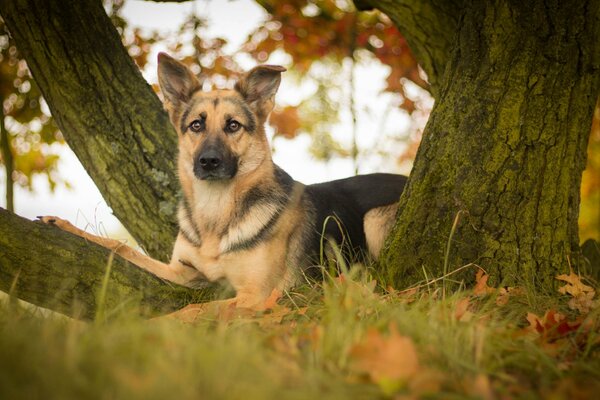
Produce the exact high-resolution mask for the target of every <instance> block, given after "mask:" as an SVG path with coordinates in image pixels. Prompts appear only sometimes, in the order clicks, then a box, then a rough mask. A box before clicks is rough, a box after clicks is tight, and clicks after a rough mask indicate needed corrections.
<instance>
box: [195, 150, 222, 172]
mask: <svg viewBox="0 0 600 400" xmlns="http://www.w3.org/2000/svg"><path fill="white" fill-rule="evenodd" d="M198 163H199V164H200V166H201V167H202V169H204V170H205V171H214V170H215V169H217V168H219V166H220V165H221V163H222V160H221V155H220V154H219V153H217V152H216V151H215V150H213V149H210V150H208V151H205V152H204V153H202V154H200V157H198Z"/></svg>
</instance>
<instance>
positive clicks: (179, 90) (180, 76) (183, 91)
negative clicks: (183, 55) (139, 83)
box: [158, 52, 202, 105]
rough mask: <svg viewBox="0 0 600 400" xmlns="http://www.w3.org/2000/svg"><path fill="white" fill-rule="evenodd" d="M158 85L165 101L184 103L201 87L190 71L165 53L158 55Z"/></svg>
mask: <svg viewBox="0 0 600 400" xmlns="http://www.w3.org/2000/svg"><path fill="white" fill-rule="evenodd" d="M158 83H159V85H160V89H161V90H162V93H163V95H164V96H165V100H167V101H168V102H169V103H171V104H173V105H176V104H180V103H186V102H187V101H188V100H189V99H190V98H191V97H192V95H193V94H194V92H196V91H197V90H200V88H201V87H202V85H201V84H200V81H199V80H198V79H197V78H196V77H195V76H194V74H193V73H192V71H190V70H189V69H188V67H186V66H185V65H183V64H182V63H180V62H179V61H177V60H175V59H174V58H173V57H171V56H170V55H168V54H166V53H162V52H161V53H158Z"/></svg>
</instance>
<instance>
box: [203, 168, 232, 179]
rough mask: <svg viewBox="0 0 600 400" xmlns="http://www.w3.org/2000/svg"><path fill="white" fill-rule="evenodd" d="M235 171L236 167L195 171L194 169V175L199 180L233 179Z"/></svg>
mask: <svg viewBox="0 0 600 400" xmlns="http://www.w3.org/2000/svg"><path fill="white" fill-rule="evenodd" d="M236 172H237V168H235V170H233V171H232V170H230V171H197V170H196V169H194V175H195V176H196V178H198V179H199V180H201V181H226V180H230V179H233V177H234V176H235V174H236Z"/></svg>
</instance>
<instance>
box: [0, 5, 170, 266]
mask: <svg viewBox="0 0 600 400" xmlns="http://www.w3.org/2000/svg"><path fill="white" fill-rule="evenodd" d="M0 14H1V15H2V18H4V20H5V21H6V25H7V26H8V29H9V31H10V33H11V35H12V36H13V37H14V39H15V42H16V44H17V46H18V47H19V51H21V52H22V54H23V55H24V57H25V59H26V60H27V64H28V66H29V68H30V70H31V72H32V74H33V77H34V78H35V80H36V83H37V84H38V85H39V87H40V89H41V91H42V93H43V95H44V98H45V99H46V100H47V102H48V105H49V107H50V110H51V111H52V115H53V116H54V117H55V119H56V121H57V123H58V126H59V127H60V129H61V131H62V132H63V134H64V136H65V139H66V140H67V143H68V144H69V146H70V147H71V149H73V151H74V152H75V154H77V157H78V158H79V160H80V161H81V163H82V164H83V166H84V168H85V169H86V171H87V172H88V173H89V175H90V176H91V177H92V179H93V180H94V182H95V183H96V185H97V186H98V189H99V190H100V192H101V193H102V196H103V197H104V199H105V200H106V202H107V203H108V205H109V206H110V207H111V208H112V210H113V212H114V213H115V215H116V216H117V218H118V219H119V220H120V221H121V222H122V223H123V224H124V225H125V227H126V228H127V229H128V230H129V232H130V233H131V234H132V235H133V237H134V238H135V239H136V240H137V241H138V242H139V243H141V244H142V245H143V246H144V248H145V249H146V250H147V251H148V253H149V254H151V255H152V256H153V257H155V258H158V259H162V260H165V259H167V258H168V257H169V256H170V254H171V249H172V244H173V241H174V238H175V234H176V231H177V227H176V223H175V221H176V218H175V211H176V204H177V199H176V194H177V192H178V183H177V182H178V181H177V177H176V174H175V159H176V151H177V150H176V134H175V131H174V129H173V128H172V126H171V124H170V123H169V120H168V117H167V114H166V113H165V112H164V110H163V108H162V105H161V103H160V101H159V99H158V98H157V96H156V95H155V94H154V92H153V91H152V88H151V87H150V86H149V85H148V83H146V81H145V80H144V78H143V77H142V75H141V73H140V71H139V69H138V67H137V66H136V65H135V64H134V62H133V60H132V59H131V57H130V56H129V55H128V54H127V51H126V50H125V48H124V47H123V45H122V44H121V39H120V37H119V35H118V33H117V31H116V29H115V28H114V26H113V25H112V23H111V21H110V19H109V18H108V16H107V15H106V12H105V11H104V9H103V8H102V3H101V1H99V0H80V1H75V2H70V3H69V5H68V6H66V5H65V3H64V1H61V0H0Z"/></svg>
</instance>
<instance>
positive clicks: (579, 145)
mask: <svg viewBox="0 0 600 400" xmlns="http://www.w3.org/2000/svg"><path fill="white" fill-rule="evenodd" d="M599 10H600V1H599V0H588V1H572V2H571V1H565V2H552V4H551V5H549V4H547V3H546V2H543V1H541V0H535V1H533V0H532V1H526V2H523V1H507V0H497V1H489V2H488V1H485V2H478V1H472V2H471V4H470V5H468V6H467V7H465V8H464V13H463V15H462V17H461V18H460V22H459V25H458V30H457V34H456V35H455V36H454V37H452V41H453V43H454V45H453V50H452V52H451V54H450V57H449V60H450V61H449V64H448V65H447V67H446V72H445V74H444V77H443V82H442V86H441V90H440V95H439V97H438V99H437V102H436V105H435V107H434V110H433V112H432V114H431V117H430V119H429V122H428V124H427V127H426V128H425V132H424V134H423V141H422V143H421V146H420V148H419V151H418V154H417V158H416V160H415V164H414V167H413V170H412V172H411V176H410V180H409V183H408V186H407V189H406V190H405V192H404V194H403V195H402V197H401V199H400V211H399V214H398V220H397V223H396V226H395V227H394V230H393V233H392V235H391V236H390V238H389V240H388V242H387V243H386V246H385V249H384V253H383V256H382V268H383V272H384V275H385V276H387V278H388V279H389V280H390V281H393V282H395V283H396V284H397V285H399V286H403V285H406V284H408V283H413V282H415V281H416V280H419V279H422V278H423V277H424V276H423V271H426V272H427V274H428V276H440V275H442V274H443V273H444V270H445V269H447V270H448V271H451V270H453V269H456V268H458V267H460V266H461V265H465V264H468V263H476V264H478V265H480V266H482V267H484V268H485V269H486V270H488V272H489V273H490V274H491V277H492V280H493V281H495V283H502V284H504V285H516V284H526V285H528V286H531V287H534V288H537V289H540V290H546V289H550V288H552V287H553V285H554V282H555V279H554V277H555V275H556V274H557V273H558V272H561V271H562V272H564V271H567V270H568V269H569V263H570V262H573V261H574V260H575V259H576V258H577V257H573V256H574V254H575V253H577V252H578V250H579V247H578V242H579V240H578V233H577V230H578V228H577V216H578V209H579V189H580V181H581V173H582V171H583V169H584V167H585V157H586V146H587V142H588V136H589V132H590V124H591V120H592V112H593V109H594V104H595V102H596V99H597V96H598V90H599V87H600V85H599V83H600V73H599V72H600V71H599V67H600V41H599V40H598V38H599V37H600V14H599ZM457 216H459V218H458V219H459V221H458V225H457V227H456V230H455V231H454V232H453V235H450V232H451V230H452V225H453V222H454V221H455V218H456V217H457ZM448 242H449V253H448V254H446V243H448ZM445 266H446V267H447V268H445Z"/></svg>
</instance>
